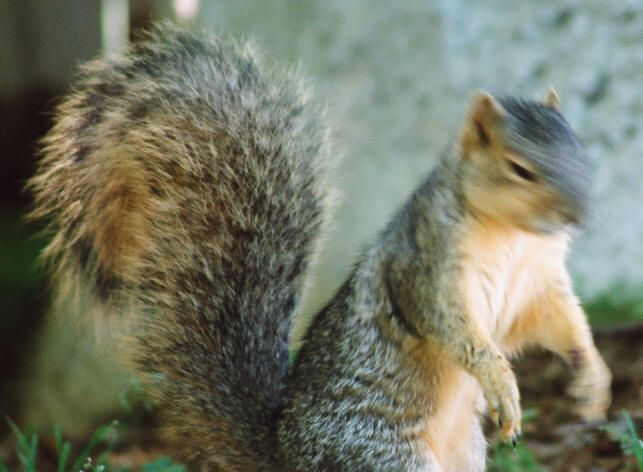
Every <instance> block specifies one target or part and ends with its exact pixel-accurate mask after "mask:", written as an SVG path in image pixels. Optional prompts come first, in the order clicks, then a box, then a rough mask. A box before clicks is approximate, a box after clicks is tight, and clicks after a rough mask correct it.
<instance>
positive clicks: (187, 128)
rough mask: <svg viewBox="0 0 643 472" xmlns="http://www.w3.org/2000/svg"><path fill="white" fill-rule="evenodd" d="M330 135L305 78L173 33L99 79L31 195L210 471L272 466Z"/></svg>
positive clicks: (102, 64) (105, 68) (108, 64)
mask: <svg viewBox="0 0 643 472" xmlns="http://www.w3.org/2000/svg"><path fill="white" fill-rule="evenodd" d="M329 152H330V151H329V145H328V137H327V132H326V129H325V127H324V126H323V125H322V124H320V119H319V113H316V112H315V110H311V106H310V105H309V104H307V99H306V94H305V91H304V89H303V87H302V85H301V84H300V82H298V81H297V80H296V79H295V78H294V77H293V76H292V75H290V74H280V75H278V76H277V75H275V74H274V73H272V72H270V71H267V70H266V69H265V68H264V67H263V66H262V65H261V64H260V63H259V61H258V59H257V58H256V57H255V55H254V53H253V52H252V50H251V49H250V48H249V47H248V46H240V45H238V44H236V43H233V42H231V41H228V40H222V39H220V38H216V37H211V38H204V37H202V36H197V35H194V34H191V33H187V32H184V31H179V30H176V29H175V28H173V27H170V26H163V27H160V28H157V29H155V30H154V31H153V32H152V33H150V34H149V35H148V36H147V38H146V39H145V40H144V41H142V42H140V43H139V44H137V45H135V46H133V47H132V49H131V50H130V52H129V53H128V54H127V55H126V56H125V57H122V58H118V59H106V60H98V61H95V62H91V63H89V64H87V65H85V66H84V67H83V68H82V71H81V73H80V77H79V80H78V82H77V84H76V87H75V89H74V90H73V91H72V92H71V94H70V95H69V96H68V97H67V98H66V99H65V100H64V101H63V102H62V103H61V104H60V105H59V107H58V110H57V113H56V116H55V125H54V127H53V129H52V131H51V132H50V133H49V135H48V136H47V137H46V138H45V140H44V149H43V158H42V161H41V164H40V168H39V171H38V173H37V175H36V176H35V177H34V178H33V179H32V180H31V181H30V183H29V187H30V189H31V190H32V191H33V193H34V195H35V209H34V210H33V212H32V214H31V217H33V218H44V219H46V220H47V221H48V224H49V226H48V229H49V231H50V232H51V233H52V235H53V238H52V240H51V243H50V244H49V246H48V247H47V249H46V251H45V257H47V259H48V260H49V261H50V262H51V264H52V267H53V268H54V271H55V272H54V280H55V281H56V286H57V290H58V291H59V293H60V294H61V297H62V298H64V299H68V298H73V297H74V296H75V294H76V293H86V292H87V291H89V292H91V294H92V295H91V296H92V303H93V304H94V305H96V306H100V307H102V308H101V310H99V311H109V312H116V313H118V314H120V316H121V317H123V318H127V319H131V320H132V328H131V329H132V336H131V337H132V339H133V346H132V357H133V358H134V359H135V364H136V366H137V369H138V372H139V373H143V374H151V375H149V379H150V380H149V382H150V383H151V390H152V391H155V392H158V393H159V397H160V401H161V402H163V404H164V408H165V409H166V410H167V411H169V412H170V415H171V416H172V417H173V418H174V421H173V422H172V423H173V425H174V427H175V429H176V431H177V432H178V433H179V435H180V437H182V441H183V443H184V444H185V447H186V449H187V452H188V456H189V459H191V460H193V461H195V462H198V463H200V464H201V465H202V467H203V468H204V469H206V470H244V471H246V470H263V469H265V468H269V461H270V459H269V458H270V457H271V455H272V454H273V451H274V446H273V444H272V442H273V441H274V439H272V438H273V434H272V431H271V428H272V426H271V425H272V424H273V422H274V416H275V414H276V413H277V412H278V410H279V407H280V405H281V403H282V392H283V389H284V383H285V379H286V375H287V371H288V355H289V333H290V328H291V322H292V317H293V313H294V311H295V309H296V307H297V304H298V302H299V300H300V294H301V291H302V285H303V283H304V280H303V278H304V275H305V272H306V271H307V268H308V265H309V262H310V258H311V254H312V253H313V252H314V248H315V243H316V238H317V235H318V233H319V231H320V227H321V226H322V225H323V220H324V214H325V207H326V201H327V185H326V182H325V180H324V176H325V175H326V174H327V172H326V171H327V170H328V168H329V162H330V155H329Z"/></svg>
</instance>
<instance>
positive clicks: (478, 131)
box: [462, 90, 507, 151]
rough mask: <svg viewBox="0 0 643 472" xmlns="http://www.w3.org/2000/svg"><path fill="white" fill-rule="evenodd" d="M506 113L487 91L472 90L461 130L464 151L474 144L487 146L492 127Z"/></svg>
mask: <svg viewBox="0 0 643 472" xmlns="http://www.w3.org/2000/svg"><path fill="white" fill-rule="evenodd" d="M506 114H507V111H506V110H505V109H504V107H503V106H502V105H501V104H500V102H499V101H498V100H497V99H496V98H494V97H493V95H491V94H490V93H489V92H486V91H484V90H476V91H475V92H473V94H472V95H471V99H470V100H469V109H468V111H467V114H466V117H465V123H464V128H463V132H462V144H463V147H464V148H465V151H466V150H467V149H468V148H470V147H471V146H474V145H477V146H482V147H486V146H488V145H489V144H490V143H491V139H492V134H493V128H495V125H496V124H497V123H498V122H499V121H500V120H502V118H504V117H505V116H506Z"/></svg>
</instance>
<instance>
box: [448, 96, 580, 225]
mask: <svg viewBox="0 0 643 472" xmlns="http://www.w3.org/2000/svg"><path fill="white" fill-rule="evenodd" d="M458 153H459V169H460V172H459V175H460V178H461V186H462V192H463V195H464V197H465V200H466V202H467V205H468V209H469V210H471V211H472V212H473V214H474V215H475V216H477V217H485V218H489V219H491V220H495V221H497V222H499V223H504V224H509V225H512V226H516V227H518V228H521V229H523V230H527V231H531V232H536V233H550V232H555V231H557V230H559V229H562V228H564V227H565V226H566V225H568V224H570V223H579V222H580V221H581V220H582V219H583V216H584V214H585V211H586V206H587V200H588V194H589V174H590V169H589V159H588V158H587V155H586V154H585V151H584V150H583V148H582V146H581V145H580V143H579V142H578V140H577V138H576V136H575V135H574V132H573V131H572V129H571V127H570V126H569V124H568V123H567V122H566V121H565V119H564V118H563V116H562V115H561V114H560V112H559V100H558V95H557V94H556V92H555V91H554V89H553V88H550V90H549V93H548V95H547V97H546V99H545V100H544V102H542V103H538V102H534V101H529V100H522V99H518V98H513V97H505V98H500V99H496V98H494V97H493V96H492V95H490V94H489V93H487V92H484V91H478V92H475V93H474V94H473V95H472V98H471V101H470V105H469V108H468V111H467V113H466V116H465V120H464V124H463V126H462V128H461V131H460V135H459V147H458Z"/></svg>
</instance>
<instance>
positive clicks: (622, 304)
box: [583, 284, 643, 326]
mask: <svg viewBox="0 0 643 472" xmlns="http://www.w3.org/2000/svg"><path fill="white" fill-rule="evenodd" d="M583 308H584V309H585V312H586V313H587V316H588V318H589V320H590V321H591V323H592V325H603V326H605V325H610V324H614V323H623V322H629V321H643V289H641V288H640V287H639V288H638V289H634V288H632V287H629V286H628V285H626V284H617V285H614V286H613V287H612V288H611V289H609V290H606V291H605V292H603V293H601V294H599V295H598V296H596V297H594V298H593V299H592V300H588V301H584V302H583Z"/></svg>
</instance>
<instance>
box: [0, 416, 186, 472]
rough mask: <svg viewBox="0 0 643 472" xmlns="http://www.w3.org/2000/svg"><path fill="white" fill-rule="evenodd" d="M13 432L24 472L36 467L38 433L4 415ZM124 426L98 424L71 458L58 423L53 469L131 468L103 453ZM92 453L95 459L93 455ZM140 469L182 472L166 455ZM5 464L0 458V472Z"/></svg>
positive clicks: (115, 471)
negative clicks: (110, 462)
mask: <svg viewBox="0 0 643 472" xmlns="http://www.w3.org/2000/svg"><path fill="white" fill-rule="evenodd" d="M7 422H8V423H9V426H10V428H11V430H12V432H13V434H14V436H15V444H14V449H15V453H16V456H17V458H18V461H19V462H20V464H21V465H22V470H23V471H24V472H37V471H38V464H37V462H38V435H37V434H36V433H34V432H33V431H32V429H31V428H30V427H27V428H25V429H24V431H21V430H20V428H18V426H16V424H15V423H14V422H13V421H11V420H10V419H7ZM123 431H124V428H123V427H122V426H121V425H120V424H119V423H118V422H117V421H114V422H113V423H111V424H109V425H105V426H101V427H100V428H98V429H97V430H96V431H95V432H94V434H93V435H92V437H91V439H90V440H89V442H88V443H87V444H86V445H85V446H84V447H83V449H82V450H81V451H80V453H78V455H77V456H76V457H75V459H74V460H71V451H72V447H71V444H70V443H69V442H68V441H64V440H63V436H62V432H61V431H60V427H58V426H56V427H55V428H54V439H55V442H56V454H57V468H56V471H57V472H79V471H81V472H82V471H87V472H126V471H129V470H131V468H129V467H126V466H121V467H118V468H117V467H114V466H112V465H110V464H109V462H108V460H107V457H108V454H109V453H110V452H112V451H113V448H114V446H115V444H116V442H117V441H118V440H119V438H120V437H121V436H122V434H123ZM94 455H95V457H96V459H94ZM142 470H143V472H186V469H185V467H184V466H182V465H180V464H177V463H175V462H173V461H172V460H171V459H169V458H167V457H161V458H159V459H157V460H156V461H154V462H149V463H147V464H143V466H142ZM9 471H10V469H9V466H8V465H7V464H5V463H4V462H3V461H2V460H1V459H0V472H9Z"/></svg>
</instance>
